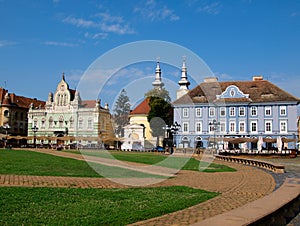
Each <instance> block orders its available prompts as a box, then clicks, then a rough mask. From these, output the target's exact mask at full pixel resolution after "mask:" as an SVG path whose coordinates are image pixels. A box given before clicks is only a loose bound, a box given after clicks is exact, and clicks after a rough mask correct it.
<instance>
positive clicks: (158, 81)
mask: <svg viewBox="0 0 300 226" xmlns="http://www.w3.org/2000/svg"><path fill="white" fill-rule="evenodd" d="M152 85H153V86H154V88H158V89H161V88H162V87H163V86H164V83H163V82H162V81H161V69H160V64H159V58H157V64H156V69H155V81H154V82H152Z"/></svg>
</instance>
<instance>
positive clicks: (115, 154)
mask: <svg viewBox="0 0 300 226" xmlns="http://www.w3.org/2000/svg"><path fill="white" fill-rule="evenodd" d="M71 152H73V153H78V154H84V155H93V156H98V157H102V158H116V159H118V160H121V161H128V162H137V163H143V164H150V165H154V164H156V165H158V166H164V167H169V168H175V169H183V170H193V171H199V170H200V171H203V172H234V171H236V170H235V169H233V168H231V167H229V166H226V165H221V164H215V163H210V164H209V163H205V162H201V165H200V167H199V164H200V161H199V160H197V159H195V158H184V157H174V156H166V155H162V154H160V153H159V154H157V153H151V152H150V153H149V152H146V153H144V152H120V151H109V152H107V151H101V150H100V151H87V150H82V151H81V152H79V151H71Z"/></svg>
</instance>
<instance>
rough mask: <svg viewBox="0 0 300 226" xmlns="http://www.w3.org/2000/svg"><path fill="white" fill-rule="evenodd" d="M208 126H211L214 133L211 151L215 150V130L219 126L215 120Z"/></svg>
mask: <svg viewBox="0 0 300 226" xmlns="http://www.w3.org/2000/svg"><path fill="white" fill-rule="evenodd" d="M209 126H212V129H213V131H214V145H213V149H214V150H216V130H217V129H218V127H219V126H220V122H217V120H215V119H214V120H213V121H212V122H210V123H209Z"/></svg>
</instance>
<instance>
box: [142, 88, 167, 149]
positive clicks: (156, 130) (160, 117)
mask: <svg viewBox="0 0 300 226" xmlns="http://www.w3.org/2000/svg"><path fill="white" fill-rule="evenodd" d="M145 96H146V97H147V98H150V100H149V106H150V111H149V113H148V116H147V120H148V122H149V123H150V128H151V130H152V136H153V137H157V139H156V145H159V137H160V136H164V132H165V130H164V127H166V125H170V124H171V123H172V120H173V119H172V111H171V110H172V105H171V103H170V100H171V98H170V97H169V92H168V91H167V90H165V89H153V90H150V91H149V92H147V93H146V94H145Z"/></svg>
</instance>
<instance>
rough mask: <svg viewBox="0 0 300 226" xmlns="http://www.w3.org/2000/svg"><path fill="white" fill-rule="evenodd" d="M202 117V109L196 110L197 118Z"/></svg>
mask: <svg viewBox="0 0 300 226" xmlns="http://www.w3.org/2000/svg"><path fill="white" fill-rule="evenodd" d="M201 116H202V109H201V108H196V117H201Z"/></svg>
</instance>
